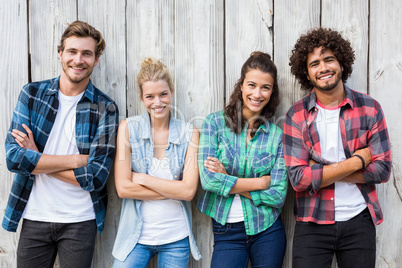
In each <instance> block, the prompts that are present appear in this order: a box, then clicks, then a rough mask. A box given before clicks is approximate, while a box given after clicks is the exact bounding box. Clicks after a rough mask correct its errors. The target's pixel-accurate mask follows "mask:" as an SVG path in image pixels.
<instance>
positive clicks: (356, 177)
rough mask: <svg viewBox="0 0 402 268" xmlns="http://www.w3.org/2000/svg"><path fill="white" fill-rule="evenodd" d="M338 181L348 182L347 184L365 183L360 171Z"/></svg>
mask: <svg viewBox="0 0 402 268" xmlns="http://www.w3.org/2000/svg"><path fill="white" fill-rule="evenodd" d="M340 181H343V182H348V183H366V181H365V180H364V178H363V174H362V173H361V171H356V172H353V173H352V174H350V175H349V176H346V177H344V178H343V179H341V180H340Z"/></svg>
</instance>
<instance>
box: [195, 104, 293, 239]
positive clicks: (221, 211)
mask: <svg viewBox="0 0 402 268" xmlns="http://www.w3.org/2000/svg"><path fill="white" fill-rule="evenodd" d="M246 141H247V129H246V128H244V129H243V131H242V132H241V134H240V135H237V134H235V133H234V132H232V131H231V129H230V128H229V127H227V126H226V124H225V117H224V115H223V111H220V112H216V113H212V114H210V115H208V117H207V118H206V119H205V120H204V122H203V125H202V129H201V137H200V148H199V157H198V159H199V170H200V178H201V185H202V188H203V189H204V190H205V192H204V193H203V195H202V197H201V199H200V200H199V201H198V208H199V209H200V210H201V211H202V212H203V213H205V214H206V215H208V216H210V217H212V218H214V219H215V220H216V221H217V222H219V223H220V224H222V225H224V224H226V219H227V216H228V214H229V210H230V207H231V205H232V201H233V198H234V196H235V195H234V194H229V192H230V191H231V189H232V187H233V186H234V185H235V183H236V181H237V179H238V178H257V177H261V176H264V175H271V186H270V187H269V188H268V189H266V190H263V191H262V190H261V191H253V192H250V195H251V200H250V199H248V198H246V197H244V196H240V198H241V201H242V206H243V215H244V225H245V229H246V233H247V235H255V234H257V233H260V232H262V231H264V230H266V229H268V228H269V227H270V226H271V225H272V224H273V223H274V222H275V221H276V219H277V218H278V217H279V215H280V213H281V210H282V206H283V204H284V202H285V198H286V191H287V187H288V182H287V172H286V166H285V161H284V158H283V147H282V130H281V129H280V128H279V127H277V126H276V125H274V124H273V123H271V122H266V123H265V124H264V125H261V126H260V127H259V129H258V130H257V132H256V134H255V136H254V137H253V138H252V139H251V140H250V141H249V144H248V146H247V144H246ZM208 156H212V157H216V158H218V159H219V161H220V162H221V163H222V164H223V165H224V167H225V169H226V172H227V173H228V174H229V175H225V174H220V173H214V172H209V171H208V169H206V168H205V167H204V161H205V159H207V157H208Z"/></svg>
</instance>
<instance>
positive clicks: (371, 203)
mask: <svg viewBox="0 0 402 268" xmlns="http://www.w3.org/2000/svg"><path fill="white" fill-rule="evenodd" d="M344 87H345V92H346V102H344V103H343V105H342V106H341V111H340V117H339V127H340V130H341V135H342V143H343V149H344V151H345V155H346V158H350V157H351V156H352V155H353V153H354V152H355V151H356V150H358V149H362V148H365V147H368V148H369V150H370V152H371V155H372V162H371V163H370V164H369V165H368V166H367V168H366V169H365V170H364V171H362V174H363V178H364V180H365V182H366V183H365V184H357V186H358V187H359V189H360V191H361V193H362V195H363V197H364V199H365V200H366V203H367V207H368V209H369V211H370V214H371V216H372V218H373V222H374V224H375V225H378V224H380V223H381V222H382V221H383V215H382V212H381V207H380V204H379V201H378V196H377V192H376V187H375V184H379V183H384V182H386V181H388V179H389V176H390V173H391V148H390V143H389V137H388V131H387V126H386V123H385V118H384V114H383V112H382V109H381V106H380V104H379V103H378V102H377V101H375V100H374V99H373V98H371V97H370V96H368V95H366V94H362V93H360V92H357V91H353V90H351V89H349V88H348V87H347V86H346V85H344ZM315 105H316V95H315V92H314V90H313V91H312V92H311V93H310V94H309V95H308V96H306V97H305V98H303V99H302V100H300V101H299V102H297V103H295V104H294V105H293V106H292V107H291V108H290V109H289V111H288V112H287V114H286V119H285V124H284V130H283V134H284V135H283V141H284V153H285V162H286V166H287V170H288V175H289V179H290V183H291V184H292V186H293V189H294V190H295V191H296V198H295V204H294V213H295V218H296V220H297V221H303V222H315V223H318V224H332V223H334V222H335V201H334V196H335V191H334V184H332V185H329V186H327V187H325V188H322V189H320V185H321V180H322V168H323V165H325V164H326V163H325V161H323V160H322V158H321V148H320V139H319V136H318V132H317V124H316V121H315V120H316V118H317V113H318V110H317V108H316V107H315ZM310 158H312V159H313V160H315V161H316V162H317V163H319V164H315V165H313V166H311V167H310V166H309V159H310Z"/></svg>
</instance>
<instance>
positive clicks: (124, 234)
mask: <svg viewBox="0 0 402 268" xmlns="http://www.w3.org/2000/svg"><path fill="white" fill-rule="evenodd" d="M126 120H127V126H128V129H129V136H130V146H131V170H132V171H133V172H137V173H145V174H147V173H148V170H149V168H150V166H151V161H152V157H153V155H154V144H153V142H152V136H151V125H150V119H149V115H148V112H146V113H144V114H143V115H140V116H135V117H129V118H127V119H126ZM192 133H193V126H192V125H191V124H188V123H185V122H183V121H181V120H177V119H175V118H173V117H171V119H170V122H169V140H168V146H167V148H166V151H165V152H166V157H167V158H168V159H169V169H170V171H171V172H172V175H173V177H174V179H175V180H177V179H179V180H181V179H182V176H183V166H184V162H185V155H186V152H187V147H188V144H189V142H190V140H191V136H192ZM141 202H142V201H141V200H136V199H130V198H124V199H123V202H122V208H121V214H120V223H119V227H118V230H117V235H116V240H115V243H114V247H113V252H112V254H113V256H114V257H115V258H116V259H118V260H120V261H124V260H125V259H126V258H127V256H128V255H129V254H130V252H131V251H132V250H133V249H134V247H135V245H136V244H137V242H138V239H139V237H140V235H141V229H142V222H143V219H142V214H141V208H140V207H141ZM180 202H181V205H182V208H183V211H184V215H185V221H186V225H187V230H188V234H189V243H190V250H191V253H192V255H193V257H194V259H195V260H199V259H200V258H201V255H200V253H199V251H198V248H197V245H196V243H195V239H194V236H193V233H192V222H191V202H189V201H184V200H181V201H180Z"/></svg>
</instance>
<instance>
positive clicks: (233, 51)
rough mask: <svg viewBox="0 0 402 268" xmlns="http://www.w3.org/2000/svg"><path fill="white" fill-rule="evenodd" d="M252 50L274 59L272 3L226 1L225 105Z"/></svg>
mask: <svg viewBox="0 0 402 268" xmlns="http://www.w3.org/2000/svg"><path fill="white" fill-rule="evenodd" d="M253 51H262V52H265V53H268V54H270V55H271V56H272V57H273V55H272V53H273V1H272V0H268V1H262V0H252V1H244V0H233V1H225V71H226V72H225V74H226V81H225V90H226V92H225V95H226V103H227V102H228V101H229V98H230V95H231V94H232V92H233V89H234V85H235V84H236V83H237V81H238V79H239V78H240V73H241V67H242V66H243V63H244V62H245V61H246V60H247V59H248V57H249V56H250V54H251V53H252V52H253Z"/></svg>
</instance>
